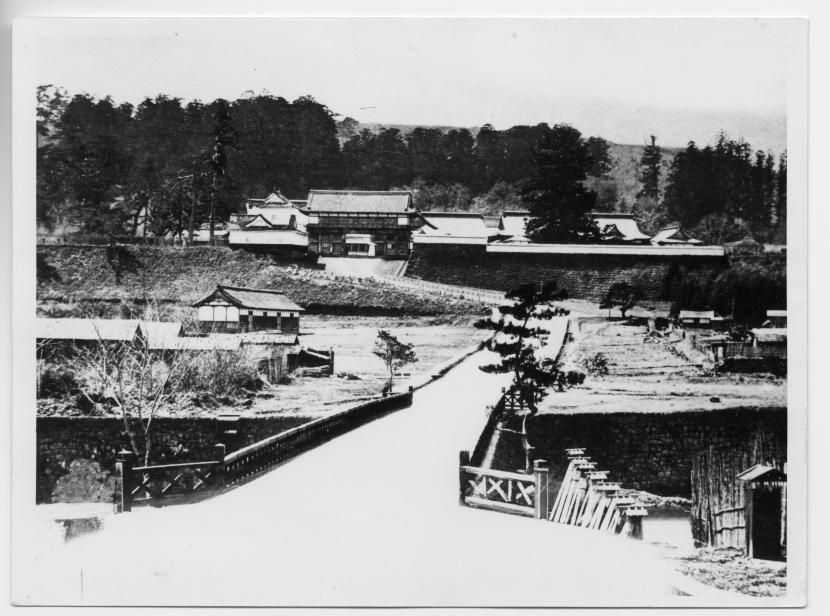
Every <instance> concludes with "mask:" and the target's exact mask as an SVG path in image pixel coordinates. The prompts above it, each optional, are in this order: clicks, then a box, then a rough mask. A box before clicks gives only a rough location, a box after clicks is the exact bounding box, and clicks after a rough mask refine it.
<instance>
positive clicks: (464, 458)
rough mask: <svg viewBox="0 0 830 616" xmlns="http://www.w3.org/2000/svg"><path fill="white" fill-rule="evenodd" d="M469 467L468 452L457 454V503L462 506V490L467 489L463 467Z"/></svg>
mask: <svg viewBox="0 0 830 616" xmlns="http://www.w3.org/2000/svg"><path fill="white" fill-rule="evenodd" d="M469 465H470V452H469V451H466V450H462V451H461V452H460V453H459V454H458V502H459V504H461V505H464V504H465V503H464V490H466V488H467V474H466V472H465V471H464V467H465V466H469Z"/></svg>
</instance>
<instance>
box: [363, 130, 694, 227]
mask: <svg viewBox="0 0 830 616" xmlns="http://www.w3.org/2000/svg"><path fill="white" fill-rule="evenodd" d="M419 126H420V125H416V124H386V123H377V122H361V123H360V126H359V128H358V130H364V129H368V130H370V131H371V132H373V133H377V132H378V131H380V130H381V129H382V128H386V129H392V128H395V129H397V130H399V131H400V132H401V134H403V135H408V134H409V133H411V132H412V131H413V130H415V129H416V128H418V127H419ZM421 128H437V129H439V130H441V131H443V132H448V131H450V130H453V129H460V128H466V129H467V130H468V131H470V132H471V133H472V134H473V136H474V137H475V136H476V135H477V134H478V131H479V129H480V128H481V127H480V126H466V127H460V126H422V127H421ZM609 144H610V151H611V155H612V157H613V158H614V161H615V165H614V168H613V169H612V170H611V173H609V175H610V176H611V178H613V180H614V181H615V182H616V183H617V189H618V191H619V196H620V200H621V202H622V203H625V204H626V205H627V207H626V208H625V210H626V211H627V210H629V209H630V208H631V206H632V205H633V204H634V201H635V200H636V198H637V193H638V192H640V181H639V179H638V176H639V164H640V158H641V157H642V155H643V149H644V148H645V146H642V145H629V144H625V143H611V142H609ZM662 150H663V163H662V168H663V173H662V174H661V176H660V184H661V186H660V188H661V190H664V189H665V184H666V178H667V177H668V174H669V168H670V167H671V163H672V160H674V155H675V154H677V152H679V151H680V150H681V148H662Z"/></svg>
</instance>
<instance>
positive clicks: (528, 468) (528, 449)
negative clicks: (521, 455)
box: [522, 434, 536, 475]
mask: <svg viewBox="0 0 830 616" xmlns="http://www.w3.org/2000/svg"><path fill="white" fill-rule="evenodd" d="M522 441H524V443H523V444H524V450H525V472H526V473H527V474H528V475H529V474H530V473H532V472H534V464H535V458H536V448H535V447H534V446H533V445H530V444H528V442H527V434H523V435H522Z"/></svg>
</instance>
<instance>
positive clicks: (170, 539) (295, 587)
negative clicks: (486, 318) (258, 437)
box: [15, 352, 672, 606]
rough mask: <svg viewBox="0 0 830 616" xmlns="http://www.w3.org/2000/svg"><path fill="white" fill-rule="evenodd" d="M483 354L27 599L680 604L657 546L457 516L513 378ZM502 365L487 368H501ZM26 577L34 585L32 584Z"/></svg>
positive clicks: (75, 557)
mask: <svg viewBox="0 0 830 616" xmlns="http://www.w3.org/2000/svg"><path fill="white" fill-rule="evenodd" d="M483 355H485V353H484V352H482V353H478V354H475V355H473V356H472V357H470V358H469V359H467V360H466V361H465V362H463V363H462V364H460V365H459V366H458V367H457V368H456V369H454V370H453V371H451V372H450V373H449V374H448V375H447V376H446V377H445V378H444V379H441V380H439V381H437V382H435V383H433V384H431V385H429V386H427V387H426V388H424V389H423V390H421V391H420V392H418V393H417V394H416V398H415V404H414V405H413V406H412V407H411V408H409V409H405V410H402V411H399V412H396V413H394V414H392V415H389V416H387V417H384V418H382V419H380V420H377V421H375V422H373V423H371V424H368V425H366V426H364V427H361V428H360V429H358V430H356V431H354V432H351V433H349V434H346V435H344V436H341V437H339V438H337V439H335V440H333V441H331V442H329V443H326V444H325V445H323V446H322V447H320V448H318V449H316V450H313V451H311V452H308V453H306V454H303V455H302V456H300V457H298V458H296V459H294V460H292V461H290V462H288V463H286V464H285V465H284V466H282V467H280V468H278V469H276V470H275V471H272V472H271V473H270V474H268V475H265V476H264V477H262V478H260V479H258V480H256V481H254V482H252V483H250V484H247V485H245V486H242V487H240V488H238V489H236V490H233V491H231V492H229V493H226V494H224V495H222V496H220V497H217V498H214V499H210V500H207V501H204V502H201V503H199V504H194V505H183V506H178V507H168V508H165V509H160V510H153V509H142V510H138V511H134V512H133V513H131V514H126V515H120V516H113V517H111V518H109V519H108V520H107V522H106V526H105V531H104V532H103V533H100V534H98V535H93V536H90V537H84V538H81V539H78V540H75V541H73V542H71V543H68V544H66V546H65V547H62V548H61V549H60V550H57V551H54V552H53V553H50V554H48V555H45V556H43V557H42V558H41V559H39V560H38V561H37V562H33V563H30V568H28V569H27V568H26V567H23V568H19V569H17V577H18V579H17V580H16V582H17V583H16V584H15V587H16V588H18V589H23V588H25V589H26V591H25V592H16V593H15V597H16V599H17V600H18V601H21V602H23V603H27V602H38V603H41V604H53V603H61V602H69V603H85V604H101V603H105V604H124V603H126V604H145V603H149V604H156V605H171V604H172V605H175V604H186V605H211V604H223V605H320V606H322V605H352V606H368V605H488V604H490V605H569V604H570V605H573V604H584V603H586V602H588V603H590V604H594V605H602V604H605V605H637V604H639V605H642V604H644V603H649V604H661V603H665V602H667V601H671V600H672V599H671V597H670V596H668V594H667V586H668V582H667V580H668V579H669V576H668V575H667V570H666V569H665V568H664V566H663V565H662V563H660V562H659V561H657V560H656V559H654V558H653V557H652V556H651V552H650V551H648V550H647V549H646V546H643V545H642V544H639V543H637V542H634V541H631V540H624V539H621V538H617V537H610V536H607V535H603V534H600V533H598V532H596V531H588V530H584V529H579V528H574V527H566V526H559V525H555V524H552V523H548V522H543V521H537V520H529V519H527V518H522V517H518V516H511V515H506V514H500V513H494V512H489V511H484V510H480V509H473V508H466V507H461V506H459V505H458V497H457V481H458V473H457V464H458V451H459V450H460V449H469V448H470V447H471V446H472V444H473V443H474V442H475V439H476V436H477V434H478V432H479V431H480V430H481V427H482V426H483V424H484V422H485V419H486V417H485V413H484V408H485V406H486V405H488V404H491V403H493V402H494V401H495V400H496V399H497V397H498V393H499V390H500V388H501V386H502V385H504V384H506V379H505V377H503V376H500V375H490V374H485V373H482V372H481V371H479V370H478V369H477V366H478V364H480V363H482V360H483V359H484V357H483ZM491 360H492V358H487V361H491ZM27 571H28V573H27Z"/></svg>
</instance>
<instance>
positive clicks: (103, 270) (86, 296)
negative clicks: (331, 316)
mask: <svg viewBox="0 0 830 616" xmlns="http://www.w3.org/2000/svg"><path fill="white" fill-rule="evenodd" d="M117 271H120V274H119V275H117V274H116V272H117ZM220 283H221V284H228V285H236V286H247V287H254V288H266V289H277V290H280V291H283V292H285V293H286V294H287V295H288V296H289V297H291V298H292V299H293V300H294V301H296V302H297V303H299V304H300V305H301V306H303V307H305V308H306V309H310V310H315V311H318V312H339V313H355V314H358V313H366V312H375V313H386V314H410V315H436V314H460V313H465V314H470V313H476V312H478V311H480V310H481V306H479V305H478V304H474V303H472V302H468V301H464V300H455V299H452V298H446V297H442V298H440V299H435V298H432V297H430V296H429V295H428V294H426V293H423V294H422V293H418V292H414V291H413V292H410V291H406V290H401V289H398V288H396V287H393V286H391V285H387V284H383V283H380V282H377V281H374V280H368V279H359V278H350V277H345V276H328V275H323V274H322V273H321V272H320V271H319V270H311V269H306V268H301V267H297V266H291V265H285V264H280V263H276V262H274V261H273V260H271V259H269V258H267V257H260V256H257V255H254V254H251V253H248V252H245V251H242V250H231V249H229V248H208V247H196V248H188V249H182V248H179V247H150V246H120V247H118V250H117V251H116V253H115V254H112V253H111V254H109V256H108V251H107V247H106V246H39V247H38V285H37V298H38V302H39V303H41V304H43V303H44V302H52V303H54V302H63V303H72V302H90V301H104V302H112V301H118V300H120V301H122V302H125V303H130V302H135V301H141V300H142V299H143V298H145V297H147V298H150V299H154V300H158V301H164V302H180V303H185V304H190V303H192V302H194V301H196V300H198V299H201V298H202V297H204V296H205V295H207V294H208V293H209V292H210V291H212V290H213V289H214V288H215V286H216V285H217V284H220Z"/></svg>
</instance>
